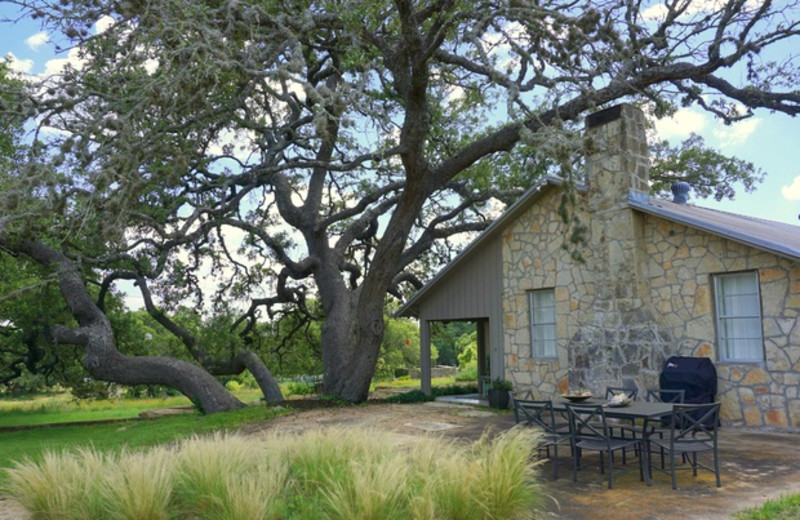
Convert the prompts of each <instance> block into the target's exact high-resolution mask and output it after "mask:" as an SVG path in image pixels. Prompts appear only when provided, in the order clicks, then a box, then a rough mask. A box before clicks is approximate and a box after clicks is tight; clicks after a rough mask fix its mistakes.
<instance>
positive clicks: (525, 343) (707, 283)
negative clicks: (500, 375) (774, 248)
mask: <svg viewBox="0 0 800 520" xmlns="http://www.w3.org/2000/svg"><path fill="white" fill-rule="evenodd" d="M609 112H610V113H609ZM600 114H601V115H600V117H597V118H595V119H594V120H591V119H590V121H589V122H588V124H587V141H588V143H589V144H588V146H589V147H590V150H591V151H590V153H589V160H588V161H587V163H588V175H587V178H588V186H587V189H586V191H585V192H581V199H580V209H579V210H578V216H579V217H580V219H581V220H582V221H583V222H584V223H587V224H588V225H589V236H588V241H587V243H586V245H585V247H583V249H582V251H581V252H582V254H583V257H584V258H585V262H584V263H580V262H576V261H574V260H573V259H572V256H571V255H570V252H569V251H567V250H565V249H564V248H563V247H562V244H563V243H564V239H565V237H566V232H567V230H566V229H565V226H564V224H563V223H562V221H561V218H560V217H559V216H558V211H557V209H558V206H559V204H560V194H559V193H555V192H550V194H548V195H545V196H544V197H543V198H542V199H540V200H539V201H538V202H537V203H536V204H533V205H532V207H531V208H529V210H528V211H527V212H525V213H524V214H523V215H522V216H521V217H520V218H519V219H518V220H516V221H515V222H514V223H513V224H512V225H510V226H509V227H508V229H507V230H506V232H505V236H504V244H503V275H504V276H503V280H504V281H503V296H504V297H503V302H504V303H503V305H504V309H503V312H504V320H505V323H504V326H505V367H506V377H508V378H509V379H511V380H512V381H513V382H514V386H515V388H518V389H526V388H532V389H534V390H535V391H536V392H537V393H538V394H539V395H540V396H541V397H549V396H553V395H555V394H558V393H563V392H566V391H567V390H568V389H570V388H572V389H576V388H578V387H585V388H589V389H591V390H592V391H593V392H595V394H596V395H602V393H603V392H604V389H605V387H606V386H621V385H625V386H631V385H635V386H637V387H638V388H639V389H640V390H641V391H643V390H644V389H646V388H653V387H657V386H658V375H659V374H660V372H661V369H662V367H663V365H664V361H665V360H666V358H667V357H669V356H671V355H686V356H706V357H710V358H711V359H712V360H714V364H715V366H716V368H717V372H718V376H719V382H718V383H719V395H718V399H719V400H721V401H722V415H723V420H724V421H725V423H726V424H730V425H747V426H771V427H779V428H793V429H800V265H798V264H797V263H795V262H793V261H791V260H788V259H784V258H781V257H778V256H775V255H772V254H769V253H765V252H762V251H759V250H757V249H754V248H751V247H749V246H745V245H741V244H738V243H735V242H732V241H730V240H727V239H724V238H721V237H717V236H714V235H711V234H708V233H705V232H701V231H697V230H693V229H691V228H688V227H686V226H683V225H680V224H675V223H671V222H668V221H665V220H663V219H660V218H657V217H654V216H649V215H644V214H641V213H638V212H634V211H633V210H632V209H631V208H630V206H629V205H628V204H627V200H628V196H629V193H630V192H631V191H634V192H637V191H638V192H642V191H644V190H646V187H647V164H648V161H649V159H648V158H647V143H646V140H645V133H644V117H643V115H642V113H641V112H640V111H639V110H638V109H636V108H634V107H632V106H629V105H622V106H620V107H614V108H613V109H609V111H604V112H601V113H600ZM623 172H629V173H623ZM743 270H757V271H758V275H759V281H760V290H761V300H762V308H763V309H762V314H763V331H764V349H765V358H764V359H765V360H764V362H763V363H721V362H719V356H718V354H717V351H716V345H715V323H714V304H713V292H712V275H714V274H719V273H726V272H736V271H743ZM543 288H553V289H554V292H555V297H556V322H557V332H558V334H557V337H558V342H559V343H558V347H559V348H558V355H557V357H556V358H552V359H541V358H534V357H533V356H532V351H531V340H530V322H529V315H528V313H529V307H528V296H527V291H529V290H534V289H543Z"/></svg>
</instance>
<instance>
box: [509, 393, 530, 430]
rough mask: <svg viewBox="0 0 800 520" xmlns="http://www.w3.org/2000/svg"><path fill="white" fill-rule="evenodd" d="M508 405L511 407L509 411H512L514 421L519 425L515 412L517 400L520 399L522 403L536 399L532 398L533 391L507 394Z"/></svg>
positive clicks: (516, 412)
mask: <svg viewBox="0 0 800 520" xmlns="http://www.w3.org/2000/svg"><path fill="white" fill-rule="evenodd" d="M508 397H509V404H510V405H511V409H512V410H513V411H514V421H516V423H517V424H519V422H520V420H522V419H521V418H520V415H519V410H517V399H521V400H523V401H533V400H535V399H536V398H535V397H534V396H533V390H519V391H517V392H509V393H508Z"/></svg>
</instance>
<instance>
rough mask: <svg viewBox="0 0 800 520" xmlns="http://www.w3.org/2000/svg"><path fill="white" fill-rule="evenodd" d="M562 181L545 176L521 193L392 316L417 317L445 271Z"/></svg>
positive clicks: (445, 273)
mask: <svg viewBox="0 0 800 520" xmlns="http://www.w3.org/2000/svg"><path fill="white" fill-rule="evenodd" d="M564 182H565V180H564V179H562V178H560V177H553V176H546V177H543V178H542V179H541V180H540V181H539V182H537V183H536V184H534V185H533V186H531V187H530V188H529V189H528V190H527V191H526V192H525V193H523V194H522V196H521V197H520V198H519V199H517V201H516V202H514V203H513V204H512V205H511V206H509V207H508V208H507V209H506V210H505V211H504V212H503V214H502V215H500V216H499V217H498V218H497V219H496V220H495V221H494V222H492V223H491V224H490V225H489V227H488V228H486V229H485V230H484V231H483V232H482V233H481V234H480V235H478V236H477V237H476V238H475V240H473V241H472V242H471V243H470V244H469V245H468V246H467V247H466V248H465V249H464V250H463V251H461V253H459V254H458V256H456V257H455V258H454V259H453V260H452V261H451V262H450V263H448V264H447V265H446V266H444V267H443V268H442V269H441V270H440V271H439V272H438V273H436V276H434V277H433V278H431V280H430V281H429V282H428V283H426V284H425V285H424V286H422V288H421V289H420V290H418V291H417V292H415V293H414V295H413V296H412V297H411V298H410V299H409V300H408V301H407V302H406V303H404V304H403V305H402V306H401V307H400V308H399V309H398V310H397V311H396V312H395V313H394V316H395V317H396V318H401V317H407V318H410V317H414V318H416V317H419V305H418V304H419V301H420V300H421V299H422V298H423V297H424V296H425V294H427V293H428V292H429V291H430V290H431V288H433V286H435V285H437V284H438V283H439V281H440V280H442V278H444V277H445V276H446V275H447V273H449V272H450V271H451V270H452V269H453V268H454V267H455V266H456V265H457V264H459V263H461V262H462V261H463V260H464V259H466V258H468V257H469V256H470V255H471V254H472V252H473V251H475V250H476V249H477V248H478V247H479V246H480V245H482V244H483V243H485V242H486V241H487V240H489V239H491V238H492V237H493V236H494V235H495V233H497V232H498V230H501V229H503V227H504V226H505V225H506V223H508V222H509V221H512V220H513V219H514V218H516V217H517V216H518V214H519V213H521V212H522V211H524V210H525V209H526V208H527V207H528V204H529V203H531V202H532V200H533V199H534V196H536V195H541V194H542V193H544V192H543V190H544V189H546V188H550V187H555V186H561V185H563V184H564Z"/></svg>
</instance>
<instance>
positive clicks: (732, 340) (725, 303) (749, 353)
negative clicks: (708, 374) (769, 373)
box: [714, 272, 764, 361]
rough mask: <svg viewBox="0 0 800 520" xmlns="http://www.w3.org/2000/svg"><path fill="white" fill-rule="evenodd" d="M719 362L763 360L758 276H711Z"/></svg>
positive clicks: (741, 274) (738, 274)
mask: <svg viewBox="0 0 800 520" xmlns="http://www.w3.org/2000/svg"><path fill="white" fill-rule="evenodd" d="M714 297H715V304H716V311H717V342H718V344H719V357H720V360H721V361H763V359H764V348H763V346H764V341H763V339H762V337H761V297H760V295H759V293H758V273H756V272H750V273H736V274H721V275H716V276H714Z"/></svg>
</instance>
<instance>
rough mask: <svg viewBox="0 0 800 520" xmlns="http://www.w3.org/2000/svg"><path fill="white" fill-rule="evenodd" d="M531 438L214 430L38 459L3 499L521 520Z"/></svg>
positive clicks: (208, 515) (96, 506) (113, 512)
mask: <svg viewBox="0 0 800 520" xmlns="http://www.w3.org/2000/svg"><path fill="white" fill-rule="evenodd" d="M536 442H537V438H536V434H535V433H534V432H533V430H531V429H525V428H514V429H512V430H510V431H508V432H505V433H502V434H498V435H496V436H489V435H486V436H484V437H483V438H482V439H481V440H480V441H479V442H478V443H476V444H474V445H470V444H466V443H463V442H456V441H449V440H444V439H442V438H435V437H414V436H407V435H399V434H393V433H387V432H381V431H377V430H373V429H363V428H335V429H316V430H311V431H307V432H305V433H303V434H299V435H292V436H290V435H288V434H271V435H268V436H266V437H263V438H260V439H254V438H252V437H249V438H248V437H242V436H235V435H219V434H218V435H214V436H210V437H205V438H200V437H196V438H193V439H190V440H187V441H184V442H182V443H180V444H178V445H176V446H173V447H171V448H169V449H168V448H156V449H153V450H150V451H146V452H127V451H123V452H121V453H118V454H108V455H104V454H100V453H98V452H96V451H93V450H79V451H76V452H65V453H62V454H55V453H46V454H45V455H44V456H43V457H42V459H41V460H40V461H36V462H34V461H30V460H28V461H25V462H22V463H19V464H17V465H16V466H15V467H14V468H12V469H11V470H8V472H7V479H6V489H5V491H6V492H7V493H8V494H9V495H11V496H12V497H13V498H16V499H17V500H18V501H19V502H20V503H21V504H22V505H23V506H24V507H25V508H26V509H27V510H28V511H29V512H30V513H32V514H33V516H34V518H37V519H44V520H72V519H85V518H108V519H114V520H116V519H119V520H127V519H131V520H132V519H137V520H167V519H193V520H198V519H207V520H279V519H281V520H282V519H286V520H311V519H314V520H317V519H322V520H336V519H351V518H358V519H359V520H371V519H374V520H393V519H398V520H400V519H403V520H405V519H410V520H423V519H425V520H427V519H430V518H436V519H441V520H486V519H491V520H513V519H518V518H520V519H521V518H525V519H530V518H531V516H532V515H533V512H534V507H535V506H536V503H537V497H538V495H539V492H538V488H537V484H536V481H535V479H534V470H535V466H536V464H535V463H533V462H531V460H532V454H533V450H535V447H536Z"/></svg>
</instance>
